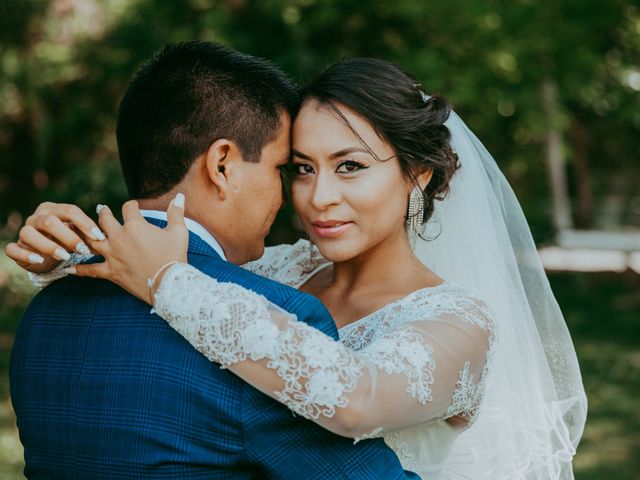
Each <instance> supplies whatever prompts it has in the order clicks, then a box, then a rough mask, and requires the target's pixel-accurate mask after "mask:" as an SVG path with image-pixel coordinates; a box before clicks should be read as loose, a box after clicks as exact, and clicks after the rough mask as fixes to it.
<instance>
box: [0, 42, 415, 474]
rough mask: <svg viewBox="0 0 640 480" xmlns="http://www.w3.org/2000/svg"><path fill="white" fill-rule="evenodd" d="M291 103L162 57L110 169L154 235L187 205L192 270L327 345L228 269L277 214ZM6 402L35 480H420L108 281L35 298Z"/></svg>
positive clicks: (275, 73) (289, 88)
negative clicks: (196, 344)
mask: <svg viewBox="0 0 640 480" xmlns="http://www.w3.org/2000/svg"><path fill="white" fill-rule="evenodd" d="M298 101H299V99H298V95H297V89H296V87H295V85H293V84H292V82H291V81H290V80H288V79H287V78H286V77H285V76H284V74H283V73H281V72H280V71H279V70H277V69H276V68H275V67H274V66H272V65H271V64H269V63H268V62H266V61H263V60H260V59H256V58H253V57H250V56H248V55H244V54H240V53H238V52H235V51H232V50H230V49H227V48H225V47H223V46H220V45H217V44H213V43H203V42H189V43H184V44H178V45H170V46H168V47H166V48H165V49H164V50H163V51H162V52H160V53H159V54H157V55H156V56H154V57H153V58H152V59H151V60H150V61H149V62H148V63H147V64H145V65H144V66H143V67H142V68H141V69H140V70H139V71H138V72H137V73H136V75H135V76H134V78H133V80H132V81H131V83H130V84H129V87H128V89H127V91H126V93H125V95H124V97H123V99H122V102H121V105H120V111H119V116H118V129H117V138H118V147H119V154H120V160H121V164H122V170H123V174H124V178H125V181H126V184H127V187H128V190H129V193H130V196H131V197H132V198H135V199H138V201H139V203H140V206H141V208H143V209H145V210H147V212H146V216H147V218H148V219H150V220H149V221H151V222H152V223H156V224H158V225H163V224H164V217H163V213H162V212H163V211H164V210H165V209H166V207H167V205H168V203H169V200H170V199H171V198H173V197H174V196H175V194H176V192H185V193H186V196H187V197H188V198H187V211H186V216H187V217H189V218H190V219H191V220H190V221H189V222H188V227H189V230H190V243H189V262H190V263H191V264H192V265H194V266H196V267H197V268H199V269H200V270H202V271H204V272H205V273H207V274H209V275H211V276H213V277H215V278H217V279H218V280H220V281H226V282H234V283H237V284H240V285H243V286H245V287H247V288H250V289H252V290H254V291H256V292H258V293H260V294H262V295H264V296H265V297H267V298H268V299H269V300H270V301H272V302H274V303H276V304H278V305H280V306H281V307H283V308H284V309H286V310H289V311H290V312H292V313H294V314H296V315H297V317H298V319H300V320H302V321H306V322H308V323H309V324H311V325H313V326H315V327H316V328H318V329H320V330H322V331H323V332H325V333H326V334H328V335H330V336H332V337H333V338H337V332H336V328H335V326H334V324H333V322H332V320H331V318H330V316H329V314H328V312H327V311H326V310H325V308H324V307H323V306H322V304H321V303H320V302H319V301H317V300H316V299H314V298H313V297H310V296H308V295H306V294H304V293H301V292H299V291H297V290H294V289H291V288H289V287H286V286H284V285H281V284H278V283H275V282H272V281H269V280H266V279H264V278H262V277H259V276H256V275H253V274H251V273H249V272H247V271H245V270H243V269H241V268H240V267H238V266H237V264H241V263H245V262H247V261H249V260H252V259H256V258H258V257H260V256H261V255H262V253H263V249H264V237H265V236H266V234H267V233H268V231H269V227H270V226H271V224H272V222H273V220H274V218H275V215H276V212H277V211H278V209H279V207H280V206H281V203H282V184H281V179H280V168H281V167H282V166H283V165H284V164H285V163H286V162H287V160H288V158H289V141H290V137H289V135H290V134H289V131H290V126H291V118H292V115H293V113H294V112H295V109H296V107H297V103H298ZM49 207H50V208H55V207H52V206H49ZM43 208H44V209H45V210H46V207H43ZM42 213H43V210H42V208H41V209H40V214H42ZM45 213H46V212H45ZM11 395H12V401H13V405H14V408H15V411H16V415H17V419H18V428H19V430H20V438H21V440H22V442H23V444H24V447H25V460H26V468H25V475H26V476H27V477H28V478H30V479H40V478H42V479H45V478H46V479H51V478H64V479H66V478H80V479H92V480H94V479H107V478H109V479H112V478H145V479H153V478H172V479H176V478H180V479H190V478H208V479H209V478H211V479H213V478H217V479H223V478H224V479H258V478H279V479H337V478H354V479H401V478H417V477H416V476H414V475H413V474H410V473H407V472H404V471H403V470H402V468H401V466H400V464H399V461H398V459H397V458H396V456H395V454H394V453H393V452H392V451H391V450H390V449H388V448H387V447H386V446H385V445H384V443H383V441H382V440H379V439H378V440H370V441H363V442H360V443H358V444H357V445H354V444H353V441H352V440H350V439H347V438H343V437H338V436H336V435H334V434H332V433H330V432H328V431H326V430H324V429H322V428H320V427H318V426H317V425H315V424H313V423H311V422H309V421H307V420H304V419H302V418H300V417H295V416H294V415H293V414H292V413H291V412H290V411H289V410H288V409H287V408H286V407H284V406H282V405H280V404H278V403H277V402H275V401H274V400H272V399H270V398H269V397H267V396H265V395H263V394H261V393H260V392H258V391H257V390H256V389H254V388H253V387H251V386H249V385H248V384H245V383H244V382H242V381H241V380H240V379H238V378H237V377H235V376H234V375H233V374H231V373H230V372H228V371H227V370H222V369H220V367H219V365H216V364H212V363H210V362H209V361H208V360H207V359H206V358H205V357H204V356H202V355H201V354H199V353H198V352H197V351H196V350H194V349H193V348H192V347H191V346H190V345H189V344H188V343H187V342H186V341H185V340H183V339H182V338H181V337H180V336H179V335H178V334H177V333H176V332H174V331H173V330H172V329H171V327H169V326H168V325H167V324H166V322H164V321H161V320H160V319H159V318H158V317H157V316H156V315H155V314H152V313H150V311H149V307H148V306H147V305H146V304H144V303H142V302H140V301H138V300H137V299H136V298H134V297H132V296H130V295H129V294H127V293H125V292H124V291H123V290H121V289H120V288H119V287H117V286H116V285H114V284H111V283H108V282H105V281H99V280H93V279H88V278H78V277H67V278H64V279H63V280H60V281H57V282H55V283H53V284H52V285H50V286H49V287H47V288H45V289H44V290H42V291H41V292H40V293H39V294H38V295H37V296H36V297H35V299H34V300H33V302H32V303H31V305H30V306H29V309H28V310H27V312H26V313H25V316H24V318H23V319H22V321H21V323H20V327H19V330H18V332H17V335H16V340H15V345H14V350H13V354H12V359H11Z"/></svg>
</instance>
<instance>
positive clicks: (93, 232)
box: [91, 227, 107, 242]
mask: <svg viewBox="0 0 640 480" xmlns="http://www.w3.org/2000/svg"><path fill="white" fill-rule="evenodd" d="M91 236H92V237H93V238H95V239H96V240H98V241H99V242H101V241H103V240H104V239H105V238H107V237H105V236H104V233H102V230H100V229H99V228H98V227H93V228H92V229H91Z"/></svg>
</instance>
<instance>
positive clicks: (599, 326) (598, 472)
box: [0, 273, 640, 480]
mask: <svg viewBox="0 0 640 480" xmlns="http://www.w3.org/2000/svg"><path fill="white" fill-rule="evenodd" d="M550 280H551V283H552V286H553V289H554V291H555V292H556V295H557V297H558V301H559V302H560V305H561V306H562V309H563V311H564V313H565V316H566V318H567V322H568V324H569V327H570V329H571V332H572V334H573V338H574V341H575V343H576V349H577V351H578V357H579V359H580V365H581V368H582V373H583V377H584V383H585V386H586V389H587V396H588V398H589V418H588V420H587V426H586V429H585V433H584V436H583V439H582V442H581V444H580V447H579V448H578V454H577V455H576V457H575V460H574V470H575V474H576V479H577V480H609V479H612V480H636V479H639V478H640V408H638V407H640V403H639V401H638V398H640V276H639V275H636V274H632V273H626V274H621V275H613V274H583V275H576V274H553V275H551V277H550ZM0 286H1V285H0ZM2 313H3V315H2V316H0V322H1V323H0V325H2V332H0V480H5V479H20V478H24V477H22V475H21V473H20V472H21V469H22V450H21V447H20V443H19V441H18V435H17V432H16V429H15V418H14V416H13V412H12V410H11V403H10V401H9V386H8V378H7V373H8V372H7V368H8V358H9V352H10V349H11V344H12V339H13V335H12V333H11V332H12V331H13V330H12V329H14V328H15V325H16V323H17V322H16V320H15V319H16V315H17V314H16V310H15V309H13V308H12V309H11V314H10V315H11V317H12V318H10V319H9V318H7V317H6V316H5V315H6V314H7V311H6V309H5V310H3V311H2Z"/></svg>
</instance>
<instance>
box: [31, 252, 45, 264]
mask: <svg viewBox="0 0 640 480" xmlns="http://www.w3.org/2000/svg"><path fill="white" fill-rule="evenodd" d="M28 258H29V261H30V262H31V263H44V258H42V257H41V256H40V255H38V254H37V253H31V254H29V257H28Z"/></svg>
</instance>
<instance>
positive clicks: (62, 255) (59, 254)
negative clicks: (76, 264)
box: [53, 248, 71, 260]
mask: <svg viewBox="0 0 640 480" xmlns="http://www.w3.org/2000/svg"><path fill="white" fill-rule="evenodd" d="M53 256H54V257H56V258H57V259H58V260H69V259H70V258H71V255H69V253H68V252H65V251H64V250H63V249H62V248H56V249H55V251H54V252H53Z"/></svg>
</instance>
